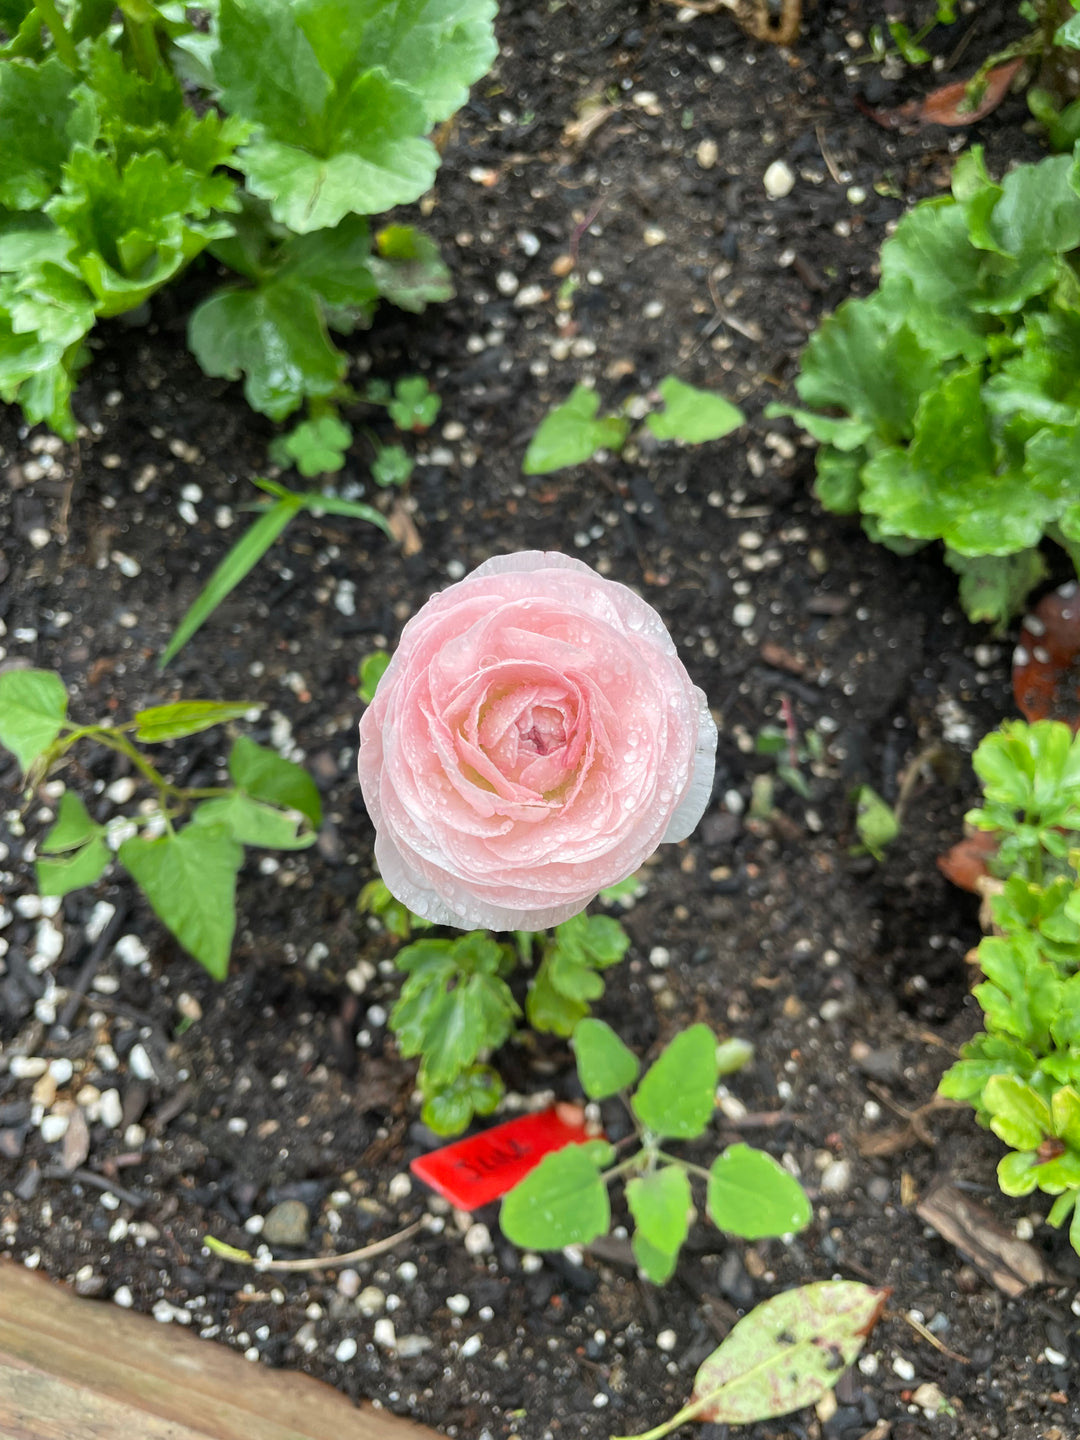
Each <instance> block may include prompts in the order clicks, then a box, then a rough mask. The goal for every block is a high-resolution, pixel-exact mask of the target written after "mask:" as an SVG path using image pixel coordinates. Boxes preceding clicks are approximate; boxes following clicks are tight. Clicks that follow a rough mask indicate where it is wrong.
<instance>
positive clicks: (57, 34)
mask: <svg viewBox="0 0 1080 1440" xmlns="http://www.w3.org/2000/svg"><path fill="white" fill-rule="evenodd" d="M34 9H35V10H36V11H37V12H38V14H39V15H40V16H41V18H42V20H44V22H45V24H46V25H47V26H48V28H49V34H50V35H51V36H52V40H53V45H54V46H55V47H56V53H57V55H59V57H60V59H61V61H62V62H63V63H64V65H65V66H66V67H67V68H68V69H69V70H70V71H71V73H72V74H73V75H81V74H82V67H81V66H80V65H79V53H78V51H77V50H76V49H75V41H74V40H73V39H72V38H71V35H70V33H69V31H68V30H67V27H66V26H65V25H64V22H63V20H62V19H61V18H60V11H59V10H58V9H57V8H56V4H55V0H34Z"/></svg>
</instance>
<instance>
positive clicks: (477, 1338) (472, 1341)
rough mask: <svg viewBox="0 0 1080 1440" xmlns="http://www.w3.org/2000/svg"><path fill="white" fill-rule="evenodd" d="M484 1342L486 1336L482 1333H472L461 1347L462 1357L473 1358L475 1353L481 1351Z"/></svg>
mask: <svg viewBox="0 0 1080 1440" xmlns="http://www.w3.org/2000/svg"><path fill="white" fill-rule="evenodd" d="M483 1343H484V1338H483V1336H482V1335H470V1336H469V1338H468V1339H467V1340H466V1341H465V1342H464V1343H463V1345H462V1347H461V1351H460V1354H461V1358H462V1359H463V1360H471V1359H472V1357H473V1356H474V1355H476V1354H478V1353H479V1351H480V1348H481V1346H482V1345H483Z"/></svg>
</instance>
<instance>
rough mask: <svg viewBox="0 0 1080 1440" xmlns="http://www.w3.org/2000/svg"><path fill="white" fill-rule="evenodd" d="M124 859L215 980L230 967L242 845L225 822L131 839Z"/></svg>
mask: <svg viewBox="0 0 1080 1440" xmlns="http://www.w3.org/2000/svg"><path fill="white" fill-rule="evenodd" d="M118 858H119V860H120V863H121V865H123V867H124V869H125V870H127V871H128V873H129V874H130V875H131V876H132V878H133V879H134V880H135V881H136V883H137V884H138V885H139V887H140V889H141V890H142V892H143V894H144V895H145V896H146V898H147V900H149V902H150V905H151V908H152V909H153V911H154V913H155V915H157V917H158V919H159V920H161V921H162V923H163V924H164V925H165V926H166V927H167V928H168V929H169V930H170V931H171V932H172V933H173V935H175V936H176V938H177V940H179V942H180V944H181V945H182V946H183V947H184V949H185V950H187V951H188V953H189V954H191V955H193V956H194V957H195V959H196V960H198V962H199V963H200V965H204V966H205V967H206V969H207V970H208V971H209V972H210V974H211V975H212V976H213V977H214V979H215V980H223V979H224V978H225V976H226V974H227V973H228V969H229V951H230V949H231V948H232V938H233V931H234V930H235V929H236V875H237V871H238V870H239V869H240V866H241V864H242V863H243V859H244V851H243V848H242V846H240V845H238V844H237V842H236V841H235V840H234V839H233V837H232V835H231V834H230V832H229V830H228V829H227V828H226V827H225V826H224V825H188V826H187V827H186V828H185V829H183V830H179V831H174V832H172V833H170V834H168V835H162V836H161V837H160V838H159V839H157V840H144V839H143V838H142V837H141V836H136V837H135V838H134V839H131V840H125V841H124V843H123V845H121V846H120V850H119V852H118Z"/></svg>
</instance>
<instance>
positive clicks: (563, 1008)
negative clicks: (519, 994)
mask: <svg viewBox="0 0 1080 1440" xmlns="http://www.w3.org/2000/svg"><path fill="white" fill-rule="evenodd" d="M588 1013H589V1006H588V1004H587V1002H585V1001H584V1000H573V999H570V998H569V997H568V996H566V995H563V994H561V993H560V992H559V991H558V990H556V988H555V986H554V985H553V984H552V982H551V970H550V967H549V966H547V965H545V964H544V963H541V966H540V969H539V970H538V971H537V974H536V978H535V979H534V980H533V981H532V983H531V984H530V986H529V993H528V995H527V996H526V997H525V1014H526V1015H527V1017H528V1020H529V1024H530V1025H531V1026H532V1028H533V1029H534V1030H539V1031H542V1032H544V1033H548V1034H551V1035H562V1036H563V1037H564V1038H567V1039H569V1037H570V1036H571V1035H572V1034H573V1033H574V1030H575V1028H576V1027H577V1026H578V1025H579V1024H580V1023H581V1021H582V1020H584V1019H585V1017H586V1016H587V1015H588Z"/></svg>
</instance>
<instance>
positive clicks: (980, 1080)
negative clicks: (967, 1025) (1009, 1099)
mask: <svg viewBox="0 0 1080 1440" xmlns="http://www.w3.org/2000/svg"><path fill="white" fill-rule="evenodd" d="M960 1054H961V1057H962V1058H961V1059H960V1060H958V1061H957V1063H956V1064H955V1065H952V1066H950V1068H949V1069H948V1070H946V1072H945V1074H944V1075H943V1076H942V1077H941V1081H940V1083H939V1085H938V1090H939V1091H940V1093H941V1094H942V1095H944V1096H945V1097H946V1098H947V1099H949V1100H967V1101H969V1102H970V1103H971V1104H972V1105H975V1106H976V1107H977V1108H979V1107H980V1100H981V1096H982V1092H983V1090H984V1089H985V1087H986V1082H987V1081H988V1080H989V1079H990V1078H991V1077H992V1076H994V1075H998V1074H1010V1075H1017V1076H1019V1077H1020V1078H1021V1079H1027V1078H1028V1077H1029V1076H1031V1075H1033V1074H1034V1072H1035V1067H1036V1064H1037V1063H1038V1062H1037V1061H1036V1059H1035V1056H1034V1055H1033V1054H1032V1052H1031V1051H1030V1050H1028V1049H1027V1048H1026V1047H1025V1046H1023V1045H1021V1044H1020V1043H1019V1042H1018V1041H1016V1040H1013V1039H1011V1038H1010V1037H1009V1036H1007V1035H986V1034H982V1035H977V1036H976V1037H975V1039H974V1040H972V1041H970V1042H969V1043H968V1044H967V1045H964V1046H962V1047H961V1050H960Z"/></svg>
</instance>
